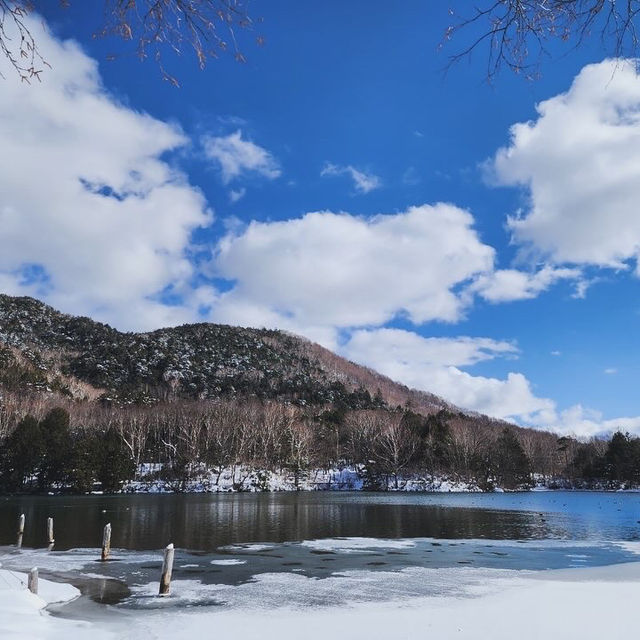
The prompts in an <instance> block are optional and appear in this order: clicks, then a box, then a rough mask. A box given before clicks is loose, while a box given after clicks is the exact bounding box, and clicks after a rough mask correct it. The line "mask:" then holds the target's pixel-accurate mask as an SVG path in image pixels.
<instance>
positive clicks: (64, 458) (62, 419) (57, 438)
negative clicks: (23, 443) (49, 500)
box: [38, 407, 73, 491]
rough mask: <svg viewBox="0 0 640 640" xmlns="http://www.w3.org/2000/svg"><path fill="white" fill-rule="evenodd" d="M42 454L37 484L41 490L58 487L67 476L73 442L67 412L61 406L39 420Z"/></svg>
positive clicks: (69, 469)
mask: <svg viewBox="0 0 640 640" xmlns="http://www.w3.org/2000/svg"><path fill="white" fill-rule="evenodd" d="M40 432H41V434H42V442H43V455H42V463H41V465H40V475H39V477H38V485H39V488H40V490H41V491H47V490H50V489H52V488H56V487H59V486H60V485H61V484H63V483H65V482H66V481H67V479H68V477H69V473H70V471H71V464H72V456H73V443H72V440H71V433H70V431H69V414H68V413H67V411H65V410H64V409H61V408H59V407H58V408H56V409H52V410H51V411H49V413H47V415H46V416H45V417H44V419H43V420H41V421H40Z"/></svg>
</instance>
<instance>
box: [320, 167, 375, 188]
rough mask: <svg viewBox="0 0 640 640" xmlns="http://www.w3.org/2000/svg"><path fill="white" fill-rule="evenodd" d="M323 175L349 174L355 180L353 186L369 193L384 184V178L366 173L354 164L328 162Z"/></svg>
mask: <svg viewBox="0 0 640 640" xmlns="http://www.w3.org/2000/svg"><path fill="white" fill-rule="evenodd" d="M320 175H321V176H343V175H347V176H349V177H350V178H351V179H352V180H353V186H354V187H355V189H356V191H358V192H359V193H369V192H370V191H373V190H374V189H378V188H380V187H381V186H382V180H381V179H380V178H379V177H378V176H376V175H374V174H373V173H365V172H364V171H360V170H359V169H356V168H355V167H354V166H352V165H348V166H346V167H342V166H340V165H337V164H332V163H331V162H327V164H325V165H324V167H323V168H322V171H321V172H320Z"/></svg>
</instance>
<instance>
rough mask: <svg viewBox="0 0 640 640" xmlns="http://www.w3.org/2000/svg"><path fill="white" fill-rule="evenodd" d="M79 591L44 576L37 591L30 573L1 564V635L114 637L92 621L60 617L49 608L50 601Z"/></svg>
mask: <svg viewBox="0 0 640 640" xmlns="http://www.w3.org/2000/svg"><path fill="white" fill-rule="evenodd" d="M79 595H80V592H79V591H78V589H76V588H75V587H73V586H71V585H69V584H63V583H58V582H51V581H49V580H43V579H42V578H40V580H39V581H38V595H35V594H33V593H31V592H30V591H29V590H28V589H27V574H25V573H20V572H17V571H8V570H6V569H1V568H0V638H3V640H13V639H14V638H16V639H18V638H19V639H21V640H26V639H28V640H40V639H43V640H44V639H47V640H74V639H75V638H86V637H87V636H88V635H89V634H90V635H91V637H92V640H101V639H102V638H103V637H104V638H110V637H112V636H111V635H110V634H109V635H103V634H102V633H101V632H100V631H99V630H98V629H96V628H95V625H93V624H91V623H90V622H85V621H75V620H64V619H61V618H56V617H53V616H51V615H50V614H49V613H48V612H47V611H46V610H45V607H46V606H47V605H50V604H53V603H58V602H68V601H70V600H73V599H74V598H77V597H78V596H79ZM96 631H97V632H98V633H97V635H96V633H95V632H96Z"/></svg>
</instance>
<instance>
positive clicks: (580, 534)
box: [0, 492, 640, 617]
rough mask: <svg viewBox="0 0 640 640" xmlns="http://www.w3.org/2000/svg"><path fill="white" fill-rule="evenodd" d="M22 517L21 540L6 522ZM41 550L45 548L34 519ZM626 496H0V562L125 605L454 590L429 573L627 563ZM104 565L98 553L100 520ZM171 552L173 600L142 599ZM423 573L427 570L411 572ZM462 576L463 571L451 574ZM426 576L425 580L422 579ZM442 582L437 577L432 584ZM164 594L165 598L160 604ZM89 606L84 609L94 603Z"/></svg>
mask: <svg viewBox="0 0 640 640" xmlns="http://www.w3.org/2000/svg"><path fill="white" fill-rule="evenodd" d="M20 513H24V514H25V515H26V528H25V535H24V538H23V548H22V549H21V550H17V549H16V548H15V546H12V545H14V544H15V538H16V535H15V534H16V524H17V519H18V516H19V514H20ZM49 516H52V517H53V518H54V523H55V539H56V542H55V547H54V549H53V550H47V549H46V538H45V530H46V519H47V517H49ZM639 521H640V494H636V493H587V492H529V493H510V494H497V493H496V494H402V493H385V494H380V493H361V492H358V493H333V492H326V493H325V492H313V493H262V494H220V495H217V494H191V495H175V494H174V495H140V494H139V495H127V496H77V497H66V496H51V497H5V498H0V562H2V565H3V567H4V568H9V569H16V570H28V569H29V568H31V567H32V566H38V567H39V568H40V570H41V574H42V575H43V576H50V577H54V578H56V579H61V580H65V581H70V582H73V583H74V584H76V585H78V586H80V588H81V589H82V590H83V592H84V594H85V598H81V599H79V601H76V602H75V603H74V604H72V605H67V606H66V607H64V611H63V613H64V614H65V615H76V614H78V611H79V610H83V613H84V614H85V615H86V608H87V607H88V606H91V607H93V608H94V609H92V615H93V616H94V617H95V616H96V615H98V614H97V613H96V611H97V609H96V607H98V608H99V604H100V603H102V604H104V603H107V604H117V605H118V606H117V608H118V609H120V610H122V611H126V610H127V609H131V608H154V607H157V606H162V607H166V606H171V605H175V606H193V605H196V604H197V605H200V606H221V605H222V606H236V605H237V606H240V605H241V604H242V603H243V602H244V603H245V604H246V601H247V599H257V600H259V601H260V602H262V603H264V604H265V606H269V603H272V605H273V606H277V605H278V603H282V601H283V599H284V601H286V603H287V604H288V605H296V604H300V605H305V606H306V605H309V604H313V605H318V604H327V605H331V604H336V603H337V602H343V601H344V598H345V593H348V594H349V598H350V599H352V600H357V601H360V600H365V601H366V600H375V599H376V598H381V597H382V593H384V595H385V597H388V595H389V593H392V594H393V593H394V590H395V591H396V592H397V594H398V595H400V594H402V596H403V597H406V596H407V595H409V596H411V595H416V596H418V595H424V594H426V593H431V592H433V590H439V592H442V593H446V592H448V591H447V590H452V589H453V590H455V589H456V588H457V585H458V583H459V582H460V579H459V578H456V575H458V574H456V573H452V572H451V571H448V572H439V573H438V572H436V573H434V572H433V571H432V570H434V569H447V570H463V569H469V568H477V569H486V570H488V571H497V572H499V571H505V572H509V571H512V570H514V569H516V570H545V569H556V568H569V567H588V566H601V565H610V564H617V563H621V562H629V561H635V560H637V559H638V556H637V555H636V554H635V553H634V546H633V544H631V545H630V544H622V543H633V542H634V541H638V540H640V522H639ZM107 522H110V523H111V525H112V529H113V536H112V547H113V554H112V555H113V559H112V560H111V561H109V562H107V563H102V562H100V561H99V560H98V558H99V549H98V547H99V545H100V543H101V537H102V529H103V527H104V524H105V523H107ZM170 542H173V543H174V545H175V546H176V548H177V551H176V558H175V565H174V574H173V579H174V583H173V585H174V587H173V592H174V594H177V595H174V597H173V598H172V599H171V600H169V601H167V600H163V599H158V598H155V597H154V594H155V592H156V590H157V580H158V578H159V574H160V567H161V562H162V553H161V551H160V549H161V548H163V547H164V546H165V545H167V544H168V543H170ZM425 571H427V572H431V573H429V574H428V575H430V576H431V577H430V578H429V580H425V578H424V576H425V573H424V572H425ZM464 575H466V576H468V577H467V578H465V580H468V579H470V578H469V576H471V575H475V574H471V573H466V574H464ZM433 576H438V580H434V578H433ZM445 577H446V579H445ZM167 602H169V604H167ZM96 603H98V604H96Z"/></svg>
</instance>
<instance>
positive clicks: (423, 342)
mask: <svg viewBox="0 0 640 640" xmlns="http://www.w3.org/2000/svg"><path fill="white" fill-rule="evenodd" d="M341 350H342V354H343V355H344V356H346V357H348V358H349V359H351V360H353V361H355V362H358V363H361V364H364V365H367V366H369V367H372V368H373V369H375V370H377V371H379V372H381V373H383V374H385V375H387V376H389V377H390V378H392V379H394V380H398V381H399V382H403V383H404V384H406V385H408V386H410V387H414V388H416V389H422V390H424V391H429V392H431V393H436V394H437V395H440V396H442V397H443V398H445V399H446V400H448V401H450V402H452V403H453V404H455V405H457V406H459V407H461V408H464V409H468V410H472V411H478V412H480V413H483V414H486V415H489V416H492V417H494V418H500V419H507V420H512V421H516V422H518V423H519V424H522V425H525V426H527V425H530V426H534V427H537V428H545V429H548V430H550V431H554V432H556V433H560V434H564V435H573V436H578V437H583V438H587V437H591V436H598V435H608V434H610V433H612V432H613V431H616V430H622V431H629V432H631V433H637V434H640V416H638V417H622V418H616V419H605V418H604V416H603V415H602V413H600V412H599V411H595V410H593V409H588V408H585V407H583V406H582V405H575V406H572V407H569V408H568V409H565V410H563V411H561V410H559V409H558V407H557V405H556V403H555V402H554V401H553V400H552V399H550V398H544V397H539V396H537V395H536V393H535V390H534V389H533V387H532V385H531V382H530V381H529V380H528V379H527V378H526V377H525V376H524V375H523V374H522V373H517V372H510V373H508V374H507V375H506V377H504V378H490V377H485V376H478V375H472V374H471V373H469V372H468V371H464V370H463V367H468V366H472V365H474V364H476V363H478V362H481V361H483V360H490V359H493V358H503V357H507V358H513V357H515V356H517V354H518V349H517V347H516V345H514V344H513V343H512V342H508V341H501V340H493V339H490V338H471V337H457V338H425V337H422V336H420V335H418V334H417V333H414V332H411V331H405V330H401V329H384V328H383V329H367V330H364V329H363V330H357V331H355V332H353V334H352V335H351V338H350V340H349V341H348V342H347V343H346V344H344V345H343V346H342V349H341ZM559 354H560V352H553V355H559Z"/></svg>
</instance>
